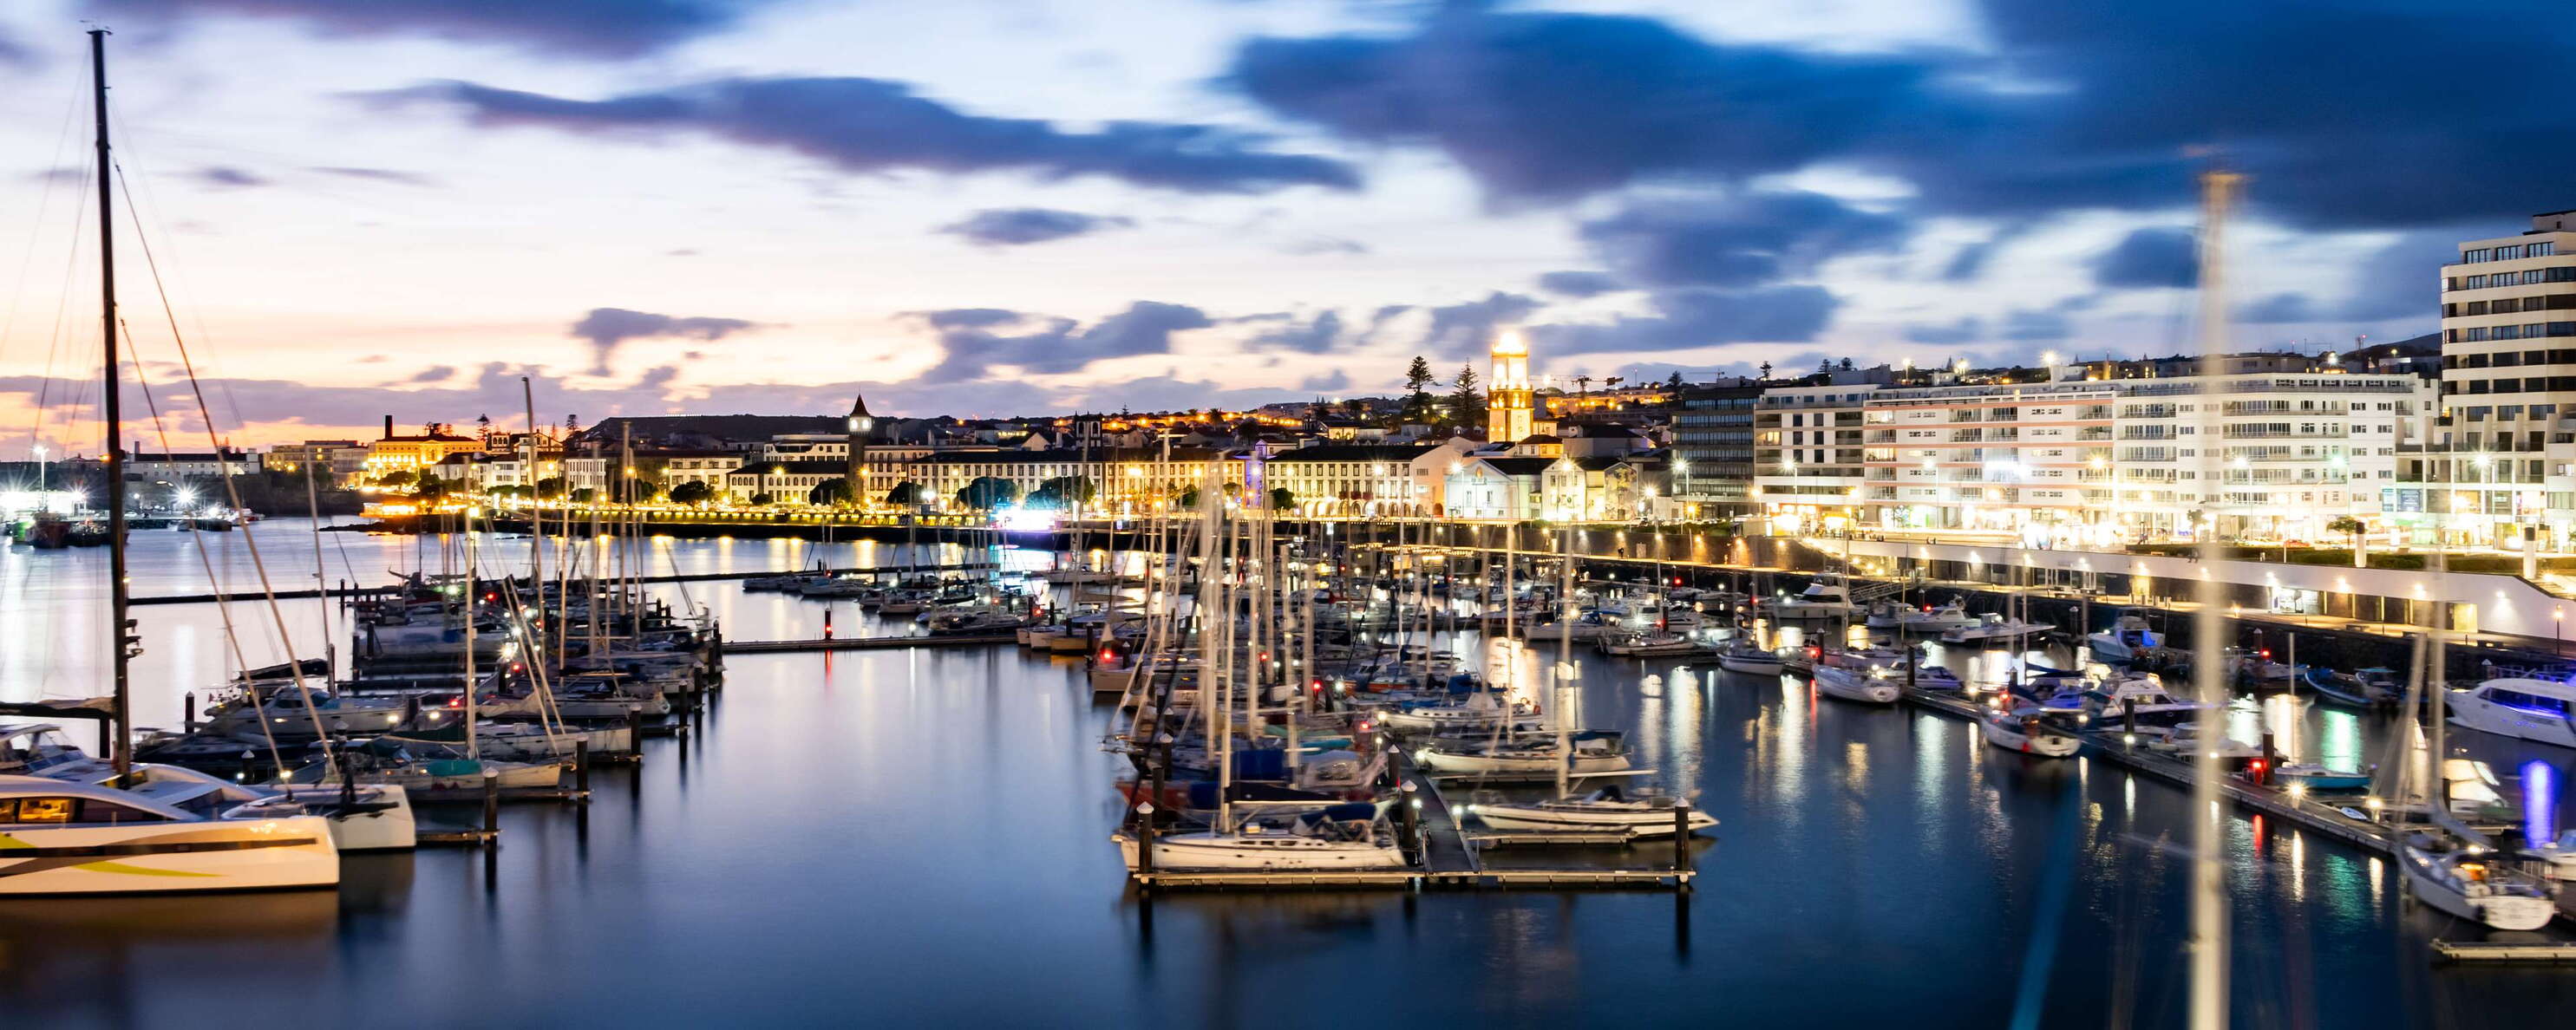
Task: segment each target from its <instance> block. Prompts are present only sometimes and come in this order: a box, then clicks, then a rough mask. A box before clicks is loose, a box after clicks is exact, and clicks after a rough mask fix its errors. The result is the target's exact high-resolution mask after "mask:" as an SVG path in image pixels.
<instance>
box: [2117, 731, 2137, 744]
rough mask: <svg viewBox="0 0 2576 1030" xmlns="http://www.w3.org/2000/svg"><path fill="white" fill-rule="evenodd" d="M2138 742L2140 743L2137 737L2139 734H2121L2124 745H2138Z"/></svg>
mask: <svg viewBox="0 0 2576 1030" xmlns="http://www.w3.org/2000/svg"><path fill="white" fill-rule="evenodd" d="M2137 742H2138V735H2137V734H2135V733H2123V734H2120V743H2123V744H2135V743H2137Z"/></svg>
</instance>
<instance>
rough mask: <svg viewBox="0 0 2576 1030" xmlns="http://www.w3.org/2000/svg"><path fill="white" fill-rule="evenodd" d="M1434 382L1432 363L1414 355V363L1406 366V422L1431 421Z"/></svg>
mask: <svg viewBox="0 0 2576 1030" xmlns="http://www.w3.org/2000/svg"><path fill="white" fill-rule="evenodd" d="M1432 382H1433V379H1432V375H1431V362H1429V361H1425V360H1423V357H1422V355H1419V354H1416V355H1414V356H1413V363H1412V364H1410V365H1406V366H1404V420H1405V421H1407V422H1428V421H1430V420H1431V384H1432Z"/></svg>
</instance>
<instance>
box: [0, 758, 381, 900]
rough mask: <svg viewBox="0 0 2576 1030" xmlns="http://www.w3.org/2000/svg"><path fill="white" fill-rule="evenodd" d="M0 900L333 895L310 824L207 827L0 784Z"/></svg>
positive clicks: (155, 812) (317, 827) (315, 821)
mask: <svg viewBox="0 0 2576 1030" xmlns="http://www.w3.org/2000/svg"><path fill="white" fill-rule="evenodd" d="M0 840H7V841H9V842H10V845H11V846H9V847H5V848H0V896H20V895H45V894H166V893H177V892H183V891H190V892H193V891H223V890H287V889H298V888H320V887H331V886H336V885H337V884H338V883H339V882H340V853H339V851H338V850H337V849H336V848H334V847H333V846H332V844H331V831H330V827H329V826H328V825H326V824H325V822H324V820H323V819H321V818H320V817H318V816H310V815H295V816H284V817H279V818H267V817H259V818H244V819H230V818H208V817H205V816H200V815H192V814H190V813H188V812H185V811H182V810H180V809H178V808H174V807H171V806H169V805H166V804H163V803H161V802H158V801H154V800H151V799H149V798H145V797H140V796H137V795H135V794H132V793H129V792H127V791H121V790H113V789H110V788H107V787H101V786H97V785H95V784H88V783H71V782H66V781H63V780H57V779H53V778H50V777H45V776H12V775H0Z"/></svg>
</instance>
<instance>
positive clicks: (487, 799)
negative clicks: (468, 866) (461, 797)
mask: <svg viewBox="0 0 2576 1030" xmlns="http://www.w3.org/2000/svg"><path fill="white" fill-rule="evenodd" d="M483 840H484V842H485V844H486V846H489V847H498V846H500V843H501V771H500V770H498V769H485V770H483Z"/></svg>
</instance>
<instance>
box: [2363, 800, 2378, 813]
mask: <svg viewBox="0 0 2576 1030" xmlns="http://www.w3.org/2000/svg"><path fill="white" fill-rule="evenodd" d="M2362 803H2363V804H2365V805H2369V806H2370V810H2371V811H2373V812H2376V811H2379V808H2380V804H2381V802H2380V800H2379V799H2378V798H2364V799H2362Z"/></svg>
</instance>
